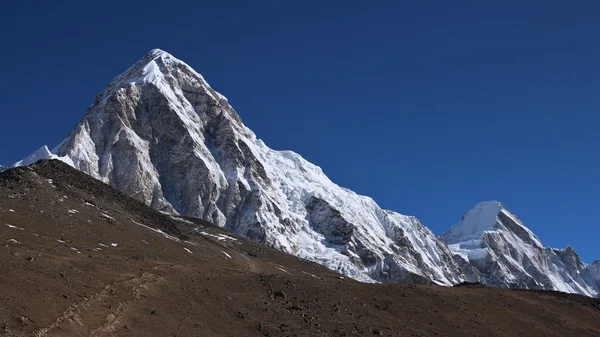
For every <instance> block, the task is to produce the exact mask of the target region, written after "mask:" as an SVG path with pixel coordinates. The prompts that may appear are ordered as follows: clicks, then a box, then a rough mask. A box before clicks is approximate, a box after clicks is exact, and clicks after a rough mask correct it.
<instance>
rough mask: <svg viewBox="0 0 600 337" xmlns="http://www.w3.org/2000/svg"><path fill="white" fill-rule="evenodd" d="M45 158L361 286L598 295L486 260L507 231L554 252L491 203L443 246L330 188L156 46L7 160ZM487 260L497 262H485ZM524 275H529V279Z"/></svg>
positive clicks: (401, 218) (422, 230)
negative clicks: (56, 129) (24, 152)
mask: <svg viewBox="0 0 600 337" xmlns="http://www.w3.org/2000/svg"><path fill="white" fill-rule="evenodd" d="M265 104H268V102H265ZM283 108H284V107H282V109H283ZM47 158H54V159H59V160H62V161H64V162H66V163H68V164H69V165H71V166H73V167H75V168H77V169H79V170H81V171H83V172H85V173H87V174H89V175H91V176H93V177H95V178H97V179H99V180H101V181H103V182H105V183H107V184H110V185H111V186H113V187H115V188H116V189H118V190H120V191H121V192H123V193H125V194H127V195H129V196H132V197H133V198H136V199H138V200H140V201H142V202H144V203H146V204H147V205H149V206H151V207H153V208H155V209H157V210H160V211H163V212H170V213H174V214H181V215H186V216H192V217H198V218H202V219H205V220H208V221H211V222H212V223H214V224H217V225H218V226H221V227H224V228H226V229H228V230H230V231H232V232H235V233H237V234H238V235H241V236H244V237H246V238H249V239H251V240H254V241H256V242H259V243H263V244H267V245H270V246H273V247H275V248H278V249H280V250H283V251H285V252H287V253H290V254H294V255H296V256H299V257H301V258H305V259H308V260H311V261H315V262H318V263H320V264H322V265H324V266H327V267H328V268H331V269H332V270H335V271H338V272H340V273H342V274H345V275H347V276H350V277H352V278H355V279H357V280H360V281H364V282H400V283H406V282H412V283H434V284H440V285H453V284H457V283H461V282H465V281H468V282H485V283H488V284H492V285H497V286H513V285H516V286H518V287H537V288H540V289H555V290H561V289H566V290H565V291H572V292H580V293H584V294H593V291H595V290H597V286H594V287H592V286H587V288H586V287H584V286H583V285H581V286H575V285H571V287H570V288H568V287H566V286H563V285H560V284H559V283H560V282H558V281H556V282H554V283H553V282H548V281H547V280H545V279H543V280H542V279H541V277H540V278H539V281H538V282H532V281H529V280H524V281H523V282H521V275H515V273H516V272H517V271H518V270H517V269H518V268H517V267H514V266H515V265H518V264H519V263H527V262H526V260H524V259H521V260H519V259H518V257H519V256H527V257H529V255H528V254H529V253H528V252H524V251H523V248H522V247H520V246H514V247H513V248H511V249H510V250H509V251H507V253H510V254H513V255H514V256H515V257H517V260H515V261H516V262H515V263H513V264H510V266H512V267H514V268H517V269H514V268H513V269H510V268H508V267H506V266H505V265H509V264H507V263H504V262H502V264H501V263H500V262H498V263H495V261H496V260H498V261H503V260H502V259H501V258H500V257H497V256H496V255H495V254H500V253H502V254H504V253H505V252H504V251H501V250H498V249H497V247H496V246H497V245H502V246H503V247H504V243H503V242H504V241H503V240H507V239H513V236H514V237H517V238H518V239H519V240H521V241H522V242H526V243H528V244H530V245H532V247H534V248H532V249H540V250H542V251H548V252H550V251H552V252H554V250H551V249H545V248H543V247H541V243H539V240H537V238H535V235H533V233H531V232H529V231H528V230H527V229H526V228H525V227H524V226H522V225H519V226H517V225H515V224H520V222H518V220H514V221H512V222H510V221H505V218H507V219H511V216H510V215H509V213H508V212H504V211H503V209H504V208H503V206H501V205H500V204H498V203H496V204H494V203H488V205H484V206H480V205H478V206H477V207H476V208H478V207H479V208H482V209H481V210H480V211H474V212H473V213H472V214H473V215H472V216H469V217H466V219H467V220H466V222H465V219H463V221H462V222H461V223H460V224H459V225H457V226H455V227H454V228H453V229H452V230H451V231H450V232H449V233H447V234H445V235H444V236H443V238H442V239H443V240H440V239H439V238H437V237H436V236H435V235H434V234H433V233H432V232H431V230H429V229H428V228H427V227H425V226H423V225H422V224H421V222H420V221H419V220H418V219H417V218H415V217H412V216H406V215H402V214H399V213H396V212H392V211H388V210H383V209H381V208H380V207H379V206H378V205H377V204H376V203H375V201H373V199H371V198H369V197H366V196H361V195H358V194H356V193H354V192H352V191H350V190H348V189H345V188H342V187H340V186H338V185H336V184H335V183H333V182H332V181H331V180H330V179H329V178H328V177H327V176H326V175H325V174H324V173H323V171H322V170H321V168H319V167H318V166H316V165H314V164H312V163H310V162H308V161H306V160H305V159H304V158H302V157H301V156H300V155H298V154H296V153H294V152H291V151H276V150H273V149H271V148H269V147H268V146H267V145H266V144H265V143H264V142H263V141H262V140H260V139H258V138H257V137H256V135H255V134H254V133H253V132H252V131H251V130H250V129H248V128H247V127H246V126H245V125H244V124H243V122H242V120H241V118H240V116H239V115H238V114H237V112H236V111H235V110H234V109H233V107H231V105H230V104H229V102H228V100H227V99H226V98H225V96H223V95H221V94H219V93H218V92H216V91H215V90H214V89H212V88H211V87H210V85H209V84H208V83H207V82H206V81H205V80H204V78H203V77H202V76H201V75H200V74H199V73H197V72H196V71H195V70H194V69H192V68H191V67H190V66H189V65H187V64H186V63H185V62H183V61H181V60H179V59H177V58H175V57H174V56H172V55H171V54H169V53H167V52H165V51H162V50H160V49H153V50H152V51H150V52H149V53H148V54H147V55H145V56H144V57H143V58H142V59H141V60H139V61H138V62H136V63H135V64H134V65H133V66H131V67H130V68H129V69H127V70H126V71H125V72H124V73H123V74H121V75H119V76H117V77H116V78H115V79H114V80H112V81H111V82H110V83H109V84H108V86H107V87H106V88H105V90H104V91H103V92H101V93H100V94H99V95H98V96H97V97H96V99H95V101H94V104H93V105H92V106H90V107H89V108H88V109H87V111H86V113H85V115H84V116H83V118H82V119H81V121H80V122H79V123H78V124H77V125H76V126H75V128H74V130H73V131H72V132H71V134H70V135H69V136H68V137H67V138H66V139H65V140H64V141H63V142H61V143H60V144H59V145H58V146H57V147H55V148H54V149H53V150H52V151H49V150H48V148H47V147H42V148H41V149H39V150H38V151H36V152H35V153H33V154H32V155H30V156H29V157H27V158H26V159H24V160H22V161H20V162H18V163H16V164H15V165H27V164H30V163H33V162H35V161H37V160H39V159H47ZM468 214H469V213H468ZM498 219H500V220H498ZM515 219H516V218H515ZM498 221H499V222H500V223H501V225H502V226H504V227H506V228H508V229H507V230H506V231H504V232H502V234H503V235H500V236H498V237H497V238H495V241H494V242H495V244H493V245H492V246H491V247H488V246H486V245H485V242H487V241H486V240H487V238H488V237H492V236H494V235H496V234H492V233H497V232H499V231H500V230H498V229H497V227H498V226H497V225H496V223H497V222H498ZM463 223H464V224H463ZM461 224H462V225H461ZM507 226H508V227H507ZM504 227H503V228H504ZM498 228H499V227H498ZM508 230H510V231H511V232H510V233H513V232H514V234H510V233H509V232H508ZM480 241H481V242H480ZM521 241H520V242H521ZM445 242H447V243H449V244H450V248H449V247H448V246H447V245H446V243H445ZM490 242H491V241H490ZM511 243H512V242H511ZM527 247H528V246H527ZM527 247H525V248H527ZM488 248H489V249H488ZM514 249H516V251H514ZM527 249H529V248H527ZM546 254H550V253H546ZM559 255H560V254H559V253H554V255H553V256H555V257H558V256H559ZM514 259H515V258H513V260H514ZM540 259H541V257H540ZM564 259H567V257H564ZM492 260H493V261H494V263H493V262H492ZM486 261H488V262H489V263H493V265H494V267H487V268H486V267H484V265H483V262H486ZM544 261H545V260H544ZM511 262H512V260H511ZM536 263H537V262H536ZM539 263H540V264H541V263H543V261H542V260H540V261H539ZM553 266H555V267H556V268H562V269H561V271H557V275H558V274H560V275H563V274H564V275H567V274H568V275H571V274H572V273H573V272H572V271H569V272H566V271H565V272H564V273H563V272H562V270H566V268H567V267H570V266H566V265H560V264H553ZM553 268H554V267H553ZM585 268H587V267H585ZM522 269H526V268H525V267H523V268H522ZM519 270H520V269H519ZM586 270H589V268H588V269H586ZM588 273H590V274H591V273H592V272H588ZM597 274H598V273H596V275H597ZM529 275H530V274H529ZM553 275H554V274H553ZM530 276H531V275H530ZM566 277H567V276H565V277H563V280H564V279H565V278H566ZM533 278H534V279H536V280H538V276H537V274H536V275H535V276H533ZM509 281H511V282H509ZM587 281H589V279H586V281H585V282H587ZM565 282H566V281H565ZM570 282H571V284H574V282H583V281H581V280H580V279H579V278H573V280H572V281H570ZM578 284H579V283H578ZM586 284H587V283H586Z"/></svg>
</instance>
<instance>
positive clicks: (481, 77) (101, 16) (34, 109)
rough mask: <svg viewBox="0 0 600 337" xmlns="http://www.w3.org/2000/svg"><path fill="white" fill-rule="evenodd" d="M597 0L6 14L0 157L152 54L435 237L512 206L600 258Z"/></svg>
mask: <svg viewBox="0 0 600 337" xmlns="http://www.w3.org/2000/svg"><path fill="white" fill-rule="evenodd" d="M599 17H600V2H598V1H587V0H580V1H553V0H550V1H542V0H540V1H526V0H521V1H460V0H457V1H445V0H444V1H426V0H424V1H375V0H374V1H352V0H349V1H326V0H321V1H311V0H305V1H279V0H278V1H261V0H255V1H224V0H220V1H177V0H170V1H164V0H161V1H154V0H145V1H123V0H121V1H113V0H105V1H45V0H44V1H39V0H38V1H16V0H5V1H1V2H0V65H1V69H2V71H1V75H0V163H3V164H5V165H6V164H11V163H13V162H15V161H17V160H19V159H21V158H23V157H25V156H27V155H28V154H30V153H31V152H33V151H34V150H36V149H37V148H39V147H40V146H41V145H44V144H47V145H48V146H49V147H53V146H55V145H56V144H58V143H59V142H60V141H61V140H62V139H63V138H64V137H65V136H67V134H68V133H69V132H70V130H71V129H72V128H73V126H74V125H75V124H76V123H77V122H78V120H79V119H80V118H81V116H82V115H83V113H84V111H85V109H86V108H87V107H88V106H89V105H90V104H91V103H92V102H93V100H94V97H95V96H96V94H97V93H99V92H100V91H102V90H103V88H104V87H105V86H106V84H107V83H108V82H109V81H110V80H111V79H112V78H113V77H115V76H116V75H118V74H119V73H121V72H123V71H124V70H125V69H127V67H128V66H130V65H131V64H133V63H134V62H135V61H137V60H138V59H139V58H141V57H142V56H143V55H144V54H146V53H147V52H148V51H149V50H150V49H152V48H161V49H164V50H166V51H168V52H170V53H171V54H173V55H175V56H176V57H178V58H180V59H182V60H184V61H186V62H187V63H188V64H190V65H191V66H192V67H194V68H195V69H196V70H197V71H198V72H200V73H202V74H203V75H204V76H205V78H206V79H207V80H208V82H209V83H210V84H211V85H212V87H213V88H215V89H216V90H217V91H219V92H221V93H222V94H224V95H225V96H227V97H228V98H229V100H230V102H231V103H232V105H233V106H234V107H235V108H236V110H237V111H238V112H239V113H240V115H241V117H242V119H243V120H244V122H245V124H246V125H247V126H248V127H250V128H251V129H253V130H254V131H255V132H256V134H257V135H258V136H259V137H260V138H262V139H263V140H264V141H265V142H266V143H267V144H268V145H269V146H270V147H272V148H274V149H291V150H294V151H295V152H298V153H300V154H301V155H303V156H304V157H305V158H307V159H308V160H309V161H311V162H313V163H315V164H317V165H319V166H321V167H322V168H323V170H324V171H325V173H326V174H327V175H328V176H329V177H330V178H331V179H332V180H333V181H335V182H337V183H338V184H340V185H342V186H344V187H348V188H350V189H353V190H354V191H356V192H358V193H360V194H366V195H369V196H371V197H373V198H374V199H375V200H376V201H377V202H378V203H379V204H380V205H381V206H382V207H384V208H387V209H392V210H395V211H398V212H400V213H403V214H411V215H416V216H417V217H419V219H421V221H422V222H423V223H424V224H425V225H426V226H428V227H430V228H431V229H432V230H433V231H434V232H435V233H436V234H441V233H443V232H444V231H445V230H447V229H448V228H449V227H450V226H452V225H453V224H455V223H456V222H457V221H458V220H460V217H461V216H462V215H463V214H464V212H466V211H467V210H468V209H470V208H471V207H472V206H473V205H474V204H475V203H477V202H479V201H485V200H500V201H502V202H503V203H504V204H505V205H506V206H507V207H508V208H509V209H510V210H512V211H513V212H514V213H516V214H517V215H518V216H519V217H520V218H521V219H522V220H523V221H524V222H525V224H526V225H527V226H528V227H530V228H531V229H532V230H533V231H534V232H535V233H537V234H538V236H539V237H540V238H541V239H542V241H543V242H544V243H545V244H546V245H549V246H553V247H558V248H564V247H565V246H566V245H567V244H571V245H573V246H574V247H575V249H576V250H577V251H578V252H579V253H580V254H581V256H582V257H583V258H584V260H585V261H586V262H591V261H593V260H595V259H600V249H598V242H599V238H600V219H599V217H598V215H599V211H600V205H599V203H600V195H599V192H600V176H599V173H600V151H599V146H600V133H599V130H598V129H599V127H600V114H599V113H600V92H599V89H600V19H599Z"/></svg>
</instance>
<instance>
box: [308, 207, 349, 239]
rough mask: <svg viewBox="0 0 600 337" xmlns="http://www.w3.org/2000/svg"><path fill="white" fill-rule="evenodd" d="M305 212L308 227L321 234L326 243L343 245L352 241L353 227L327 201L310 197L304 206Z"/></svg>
mask: <svg viewBox="0 0 600 337" xmlns="http://www.w3.org/2000/svg"><path fill="white" fill-rule="evenodd" d="M306 212H307V215H306V218H307V219H306V220H308V224H309V226H311V227H312V228H314V230H315V231H316V232H318V233H321V234H323V236H325V240H327V241H328V242H331V243H332V244H336V245H345V244H347V243H348V242H350V239H352V235H353V234H354V225H353V224H351V223H349V222H348V221H346V219H344V217H343V216H342V214H341V213H340V212H339V211H338V210H337V209H335V208H333V207H332V206H331V205H330V204H329V203H327V201H325V200H323V199H319V198H317V197H310V199H309V201H308V203H307V204H306Z"/></svg>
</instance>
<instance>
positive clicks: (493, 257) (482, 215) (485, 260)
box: [440, 201, 600, 297]
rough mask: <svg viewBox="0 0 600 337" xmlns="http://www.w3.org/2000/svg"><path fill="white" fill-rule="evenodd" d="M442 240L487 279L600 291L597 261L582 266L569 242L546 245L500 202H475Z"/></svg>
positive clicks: (497, 282) (517, 284)
mask: <svg viewBox="0 0 600 337" xmlns="http://www.w3.org/2000/svg"><path fill="white" fill-rule="evenodd" d="M440 239H441V240H442V241H444V242H445V243H446V244H448V247H449V248H450V250H451V251H452V252H454V253H455V254H458V255H460V256H461V257H463V258H464V259H465V260H467V261H468V262H469V263H470V264H471V265H472V266H474V267H475V268H477V270H478V271H479V272H480V274H481V275H482V277H483V279H484V280H485V283H486V284H489V285H493V286H498V287H506V288H518V289H547V290H558V291H563V292H570V293H579V294H584V295H588V296H594V297H595V296H598V295H599V294H600V288H599V286H598V281H599V280H600V278H599V276H600V275H598V273H597V271H598V268H597V266H598V264H599V263H598V262H596V263H594V264H592V265H586V264H585V263H584V262H583V261H582V260H581V258H580V257H579V256H578V255H577V253H576V252H575V251H574V250H573V249H572V248H571V247H570V246H569V247H567V248H566V249H564V250H561V249H552V248H548V247H544V246H543V245H542V243H541V241H540V239H539V238H538V237H537V236H536V235H535V234H534V233H533V232H531V231H530V230H529V229H528V228H527V227H525V225H523V223H522V222H521V221H520V220H519V219H518V218H517V217H516V216H515V215H514V214H512V213H511V212H510V211H508V210H507V209H506V208H505V207H504V205H502V204H501V203H500V202H497V201H491V202H482V203H479V204H477V205H476V206H475V207H473V208H472V209H471V210H469V211H468V212H467V213H466V214H465V215H464V217H463V218H462V220H461V221H460V222H459V223H458V224H457V225H455V226H454V227H452V229H450V230H449V231H448V232H446V233H444V234H443V235H441V236H440Z"/></svg>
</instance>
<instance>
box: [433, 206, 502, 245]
mask: <svg viewBox="0 0 600 337" xmlns="http://www.w3.org/2000/svg"><path fill="white" fill-rule="evenodd" d="M502 209H503V206H502V204H501V203H500V202H498V201H485V202H480V203H478V204H477V205H475V207H473V208H471V209H470V210H469V211H468V212H467V213H465V215H464V216H463V217H462V219H461V221H460V222H459V223H458V224H456V225H454V227H452V228H451V229H450V230H449V231H448V232H446V233H444V234H443V235H442V240H444V241H445V242H446V243H447V244H453V243H458V242H465V241H470V240H477V239H480V238H481V236H482V235H483V233H485V232H486V231H490V230H493V229H494V226H495V225H496V224H497V219H498V214H500V212H501V211H502Z"/></svg>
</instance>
